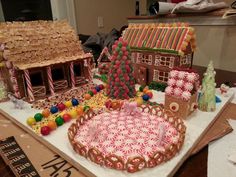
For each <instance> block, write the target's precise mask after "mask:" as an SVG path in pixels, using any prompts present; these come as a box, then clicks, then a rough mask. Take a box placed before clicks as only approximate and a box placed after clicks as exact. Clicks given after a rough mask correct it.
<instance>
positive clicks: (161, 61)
mask: <svg viewBox="0 0 236 177" xmlns="http://www.w3.org/2000/svg"><path fill="white" fill-rule="evenodd" d="M174 59H175V58H174V57H168V56H159V55H157V56H155V63H154V65H155V66H165V67H169V68H173V66H174Z"/></svg>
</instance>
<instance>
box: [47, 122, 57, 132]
mask: <svg viewBox="0 0 236 177" xmlns="http://www.w3.org/2000/svg"><path fill="white" fill-rule="evenodd" d="M48 127H49V128H50V129H51V130H55V129H57V124H56V122H55V121H52V120H51V121H49V122H48Z"/></svg>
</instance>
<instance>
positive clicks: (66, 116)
mask: <svg viewBox="0 0 236 177" xmlns="http://www.w3.org/2000/svg"><path fill="white" fill-rule="evenodd" d="M62 118H63V120H64V122H69V121H70V120H71V116H70V114H64V115H63V116H62Z"/></svg>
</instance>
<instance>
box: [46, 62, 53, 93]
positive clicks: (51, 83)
mask: <svg viewBox="0 0 236 177" xmlns="http://www.w3.org/2000/svg"><path fill="white" fill-rule="evenodd" d="M47 76H48V83H49V89H50V92H51V95H54V94H55V92H54V85H53V80H52V71H51V67H50V66H48V67H47Z"/></svg>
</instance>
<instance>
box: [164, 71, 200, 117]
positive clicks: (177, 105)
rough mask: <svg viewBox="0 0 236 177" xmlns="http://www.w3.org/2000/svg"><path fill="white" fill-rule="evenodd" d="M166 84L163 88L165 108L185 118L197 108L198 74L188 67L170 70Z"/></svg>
mask: <svg viewBox="0 0 236 177" xmlns="http://www.w3.org/2000/svg"><path fill="white" fill-rule="evenodd" d="M167 84H168V86H167V87H166V89H165V109H167V110H171V111H172V112H174V113H175V115H176V116H178V117H180V118H183V119H186V118H187V116H188V115H189V114H191V113H192V112H193V111H194V110H196V109H197V97H198V88H199V75H198V74H197V73H196V72H195V71H193V70H190V69H184V70H183V69H174V70H172V71H170V74H169V79H168V82H167Z"/></svg>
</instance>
